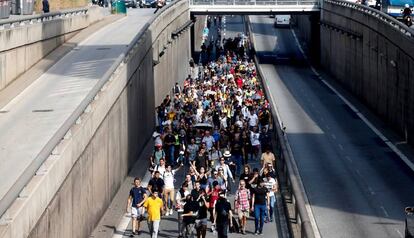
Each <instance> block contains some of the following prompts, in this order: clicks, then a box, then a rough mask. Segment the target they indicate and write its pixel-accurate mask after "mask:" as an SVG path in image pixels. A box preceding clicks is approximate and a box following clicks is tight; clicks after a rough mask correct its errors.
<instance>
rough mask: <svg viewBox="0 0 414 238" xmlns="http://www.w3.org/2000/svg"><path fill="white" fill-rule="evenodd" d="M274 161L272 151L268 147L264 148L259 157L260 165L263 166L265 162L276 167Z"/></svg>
mask: <svg viewBox="0 0 414 238" xmlns="http://www.w3.org/2000/svg"><path fill="white" fill-rule="evenodd" d="M275 162H276V157H275V155H274V154H273V153H272V152H270V149H269V148H266V150H265V152H264V153H263V154H262V158H261V163H262V167H264V166H265V165H267V164H272V165H274V166H275V167H276V165H275Z"/></svg>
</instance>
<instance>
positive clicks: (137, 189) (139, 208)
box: [127, 178, 148, 235]
mask: <svg viewBox="0 0 414 238" xmlns="http://www.w3.org/2000/svg"><path fill="white" fill-rule="evenodd" d="M147 197H148V196H147V194H146V189H145V188H143V187H142V186H141V179H140V178H135V179H134V187H133V188H131V190H130V191H129V196H128V202H127V213H128V212H129V209H130V208H131V219H132V221H131V223H132V235H139V234H140V230H139V228H140V222H141V221H142V219H143V216H144V212H145V209H144V207H143V205H144V203H145V201H146V200H147Z"/></svg>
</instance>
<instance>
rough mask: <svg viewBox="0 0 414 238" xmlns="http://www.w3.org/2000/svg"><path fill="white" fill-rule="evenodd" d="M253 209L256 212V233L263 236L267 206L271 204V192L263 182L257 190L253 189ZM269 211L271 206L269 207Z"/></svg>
mask: <svg viewBox="0 0 414 238" xmlns="http://www.w3.org/2000/svg"><path fill="white" fill-rule="evenodd" d="M252 190H253V197H252V208H251V210H252V211H254V230H255V231H254V233H255V234H256V235H261V234H262V232H263V223H264V219H265V213H266V204H269V202H270V200H269V191H268V190H267V188H265V187H263V182H260V183H259V184H258V186H257V188H253V189H252ZM267 209H268V210H269V206H267Z"/></svg>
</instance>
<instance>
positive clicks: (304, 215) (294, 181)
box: [247, 18, 317, 238]
mask: <svg viewBox="0 0 414 238" xmlns="http://www.w3.org/2000/svg"><path fill="white" fill-rule="evenodd" d="M247 19H248V18H247ZM247 26H248V34H249V41H250V42H251V43H250V51H251V52H252V54H253V55H254V57H253V59H254V62H255V64H256V65H257V73H258V75H259V76H260V77H261V78H262V79H263V75H264V74H263V72H262V69H261V67H260V66H259V60H258V58H257V56H256V51H255V49H254V39H253V36H252V32H253V31H252V30H251V26H250V24H247ZM262 83H263V85H264V87H263V88H264V91H265V94H266V96H267V98H268V99H270V98H271V97H270V91H269V89H268V87H267V85H266V81H265V80H262ZM270 109H271V113H272V119H273V127H274V128H275V129H276V146H277V148H276V152H278V167H279V168H281V170H282V173H283V176H284V179H283V180H282V181H281V183H280V185H281V186H283V187H285V188H287V189H286V190H287V193H288V196H289V197H290V202H291V203H292V204H293V206H294V222H295V223H297V224H298V225H299V228H300V233H301V237H302V238H315V237H316V234H315V231H314V229H313V227H312V224H311V220H310V217H309V214H308V210H307V208H306V205H309V201H308V200H307V198H306V194H305V190H304V187H303V184H302V182H301V179H300V174H299V171H298V169H297V165H296V163H295V161H294V158H293V153H292V150H291V148H290V146H289V142H288V140H287V136H286V134H285V131H284V128H283V127H284V126H283V123H282V122H280V121H279V114H278V112H277V109H276V108H275V107H273V106H272V107H270ZM316 229H317V228H316Z"/></svg>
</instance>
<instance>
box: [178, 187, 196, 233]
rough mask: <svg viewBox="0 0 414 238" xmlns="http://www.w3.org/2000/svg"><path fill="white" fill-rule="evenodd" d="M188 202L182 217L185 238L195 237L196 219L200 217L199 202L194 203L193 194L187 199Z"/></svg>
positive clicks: (182, 230)
mask: <svg viewBox="0 0 414 238" xmlns="http://www.w3.org/2000/svg"><path fill="white" fill-rule="evenodd" d="M185 200H186V202H185V205H184V209H183V210H184V211H183V214H181V217H182V220H183V222H182V224H181V229H180V230H181V232H180V233H181V234H184V238H188V237H191V238H193V237H194V233H195V232H194V225H195V221H196V218H197V216H198V210H199V209H200V207H199V205H198V202H197V201H194V199H193V196H192V195H191V194H189V195H187V197H186V198H185Z"/></svg>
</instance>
